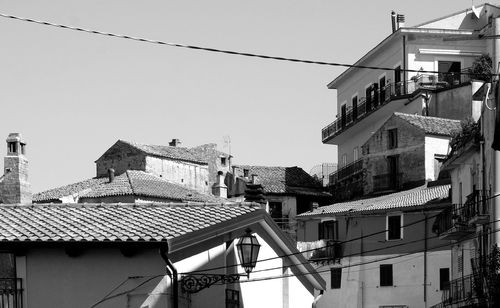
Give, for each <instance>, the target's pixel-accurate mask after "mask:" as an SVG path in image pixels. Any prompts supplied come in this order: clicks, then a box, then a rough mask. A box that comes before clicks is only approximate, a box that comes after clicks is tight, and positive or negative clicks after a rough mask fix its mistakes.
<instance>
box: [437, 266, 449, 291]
mask: <svg viewBox="0 0 500 308" xmlns="http://www.w3.org/2000/svg"><path fill="white" fill-rule="evenodd" d="M449 282H450V269H449V268H447V267H446V268H440V269H439V290H448V288H449V287H450V284H449Z"/></svg>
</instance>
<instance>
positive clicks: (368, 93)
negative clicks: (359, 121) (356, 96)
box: [365, 86, 372, 112]
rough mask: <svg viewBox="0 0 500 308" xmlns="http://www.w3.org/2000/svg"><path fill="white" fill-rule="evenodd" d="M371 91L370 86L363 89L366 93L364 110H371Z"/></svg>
mask: <svg viewBox="0 0 500 308" xmlns="http://www.w3.org/2000/svg"><path fill="white" fill-rule="evenodd" d="M371 92H372V87H371V86H369V87H368V88H366V91H365V95H366V103H365V104H366V111H367V112H368V111H371V110H372V95H371Z"/></svg>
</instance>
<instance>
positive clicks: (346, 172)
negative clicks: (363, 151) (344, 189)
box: [329, 159, 363, 184]
mask: <svg viewBox="0 0 500 308" xmlns="http://www.w3.org/2000/svg"><path fill="white" fill-rule="evenodd" d="M361 171H363V159H358V160H357V161H355V162H352V163H350V164H348V165H347V166H345V167H342V168H340V169H338V170H337V171H335V172H333V173H331V174H330V175H329V178H330V184H336V183H337V182H339V181H342V180H344V179H346V178H349V177H351V176H353V175H355V174H358V173H359V172H361Z"/></svg>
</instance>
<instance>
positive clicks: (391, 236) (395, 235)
mask: <svg viewBox="0 0 500 308" xmlns="http://www.w3.org/2000/svg"><path fill="white" fill-rule="evenodd" d="M401 238H402V236H401V215H392V216H387V240H389V241H390V240H400V239H401Z"/></svg>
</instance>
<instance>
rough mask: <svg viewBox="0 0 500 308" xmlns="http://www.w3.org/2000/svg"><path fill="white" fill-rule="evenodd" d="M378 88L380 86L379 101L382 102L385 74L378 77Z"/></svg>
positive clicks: (383, 98)
mask: <svg viewBox="0 0 500 308" xmlns="http://www.w3.org/2000/svg"><path fill="white" fill-rule="evenodd" d="M378 84H379V88H380V91H379V93H380V102H381V103H383V102H385V76H383V77H380V79H379V82H378Z"/></svg>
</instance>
